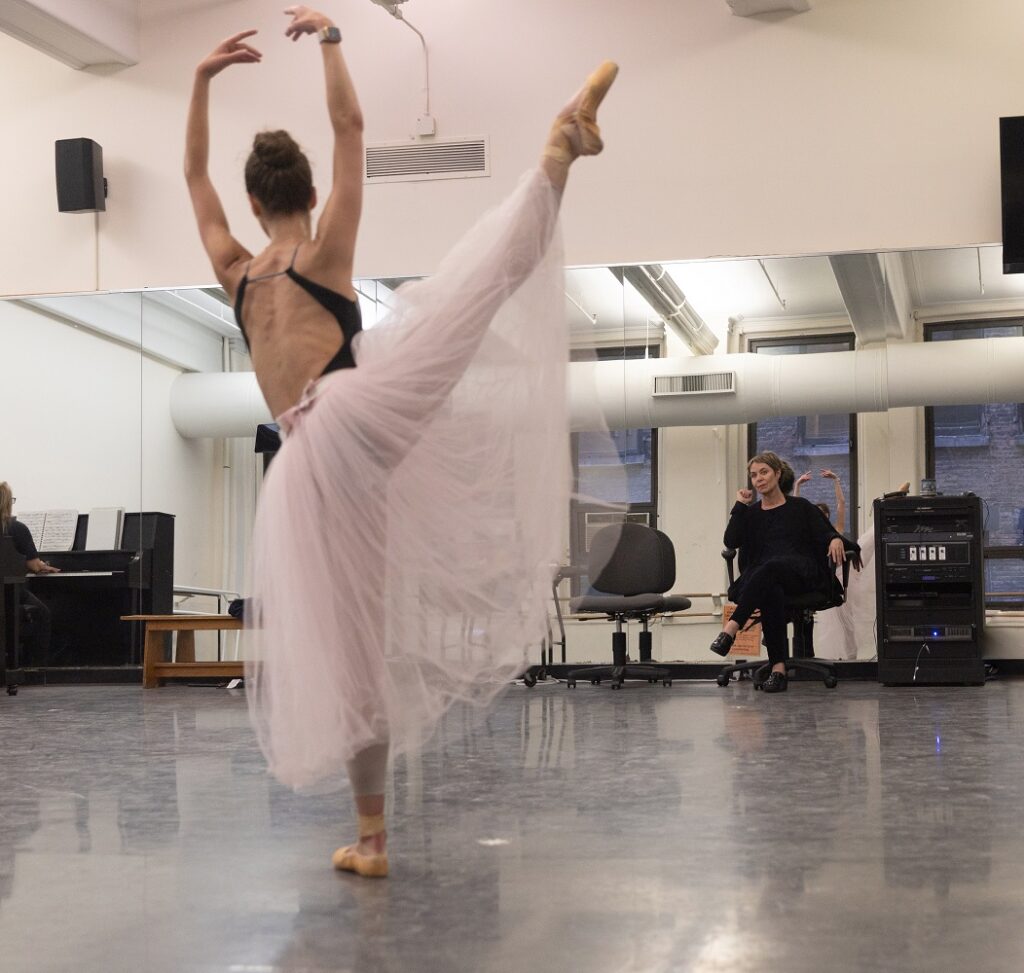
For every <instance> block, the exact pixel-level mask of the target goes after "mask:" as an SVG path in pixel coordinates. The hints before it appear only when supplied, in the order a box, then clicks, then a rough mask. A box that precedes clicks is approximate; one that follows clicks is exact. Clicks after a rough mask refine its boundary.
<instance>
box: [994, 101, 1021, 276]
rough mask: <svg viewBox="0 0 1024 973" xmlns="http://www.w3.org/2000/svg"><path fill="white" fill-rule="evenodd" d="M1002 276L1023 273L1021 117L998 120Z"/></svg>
mask: <svg viewBox="0 0 1024 973" xmlns="http://www.w3.org/2000/svg"><path fill="white" fill-rule="evenodd" d="M999 171H1000V177H1001V187H1002V188H1001V193H1002V204H1003V273H1004V274H1024V115H1016V116H1014V117H1012V118H1000V119H999Z"/></svg>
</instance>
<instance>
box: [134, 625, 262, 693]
mask: <svg viewBox="0 0 1024 973" xmlns="http://www.w3.org/2000/svg"><path fill="white" fill-rule="evenodd" d="M121 621H123V622H142V623H143V624H144V625H145V626H146V629H145V631H146V635H145V641H144V642H143V650H142V688H143V689H156V688H157V687H158V686H159V685H160V680H161V679H191V678H193V677H196V676H219V677H221V678H223V679H240V678H241V677H242V674H243V668H244V664H243V663H242V662H238V661H235V662H196V636H195V633H196V632H209V631H218V632H235V631H238V630H239V629H241V628H242V621H241V619H238V618H233V617H232V616H231V615H122V616H121ZM172 632H177V633H178V651H177V653H176V658H177V661H175V662H169V661H167V660H166V659H165V658H164V647H165V644H166V641H167V638H166V637H167V635H168V633H172Z"/></svg>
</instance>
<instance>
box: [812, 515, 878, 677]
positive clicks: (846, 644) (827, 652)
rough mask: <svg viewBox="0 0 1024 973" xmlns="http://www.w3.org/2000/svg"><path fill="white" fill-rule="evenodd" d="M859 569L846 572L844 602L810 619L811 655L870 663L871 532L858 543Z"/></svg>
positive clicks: (872, 599)
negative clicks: (811, 635)
mask: <svg viewBox="0 0 1024 973" xmlns="http://www.w3.org/2000/svg"><path fill="white" fill-rule="evenodd" d="M857 543H858V544H859V545H860V558H861V562H862V564H863V567H862V568H861V570H860V571H851V572H850V583H849V585H848V586H847V589H846V602H845V603H844V604H842V605H840V606H839V607H838V608H830V609H829V610H828V611H824V612H818V614H817V615H815V616H814V654H815V655H816V656H820V657H821V658H823V659H857V658H860V659H871V658H873V657H874V656H875V655H876V654H877V651H878V649H877V643H876V641H875V618H876V608H875V566H874V564H873V563H872V562H873V561H874V557H875V531H874V528H872V529H870V530H868V531H866V532H865V533H864V534H862V535H861V536H860V537H859V538H858V539H857Z"/></svg>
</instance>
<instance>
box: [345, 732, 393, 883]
mask: <svg viewBox="0 0 1024 973" xmlns="http://www.w3.org/2000/svg"><path fill="white" fill-rule="evenodd" d="M387 766H388V745H387V744H386V743H379V744H375V745H374V746H372V747H367V748H366V749H365V750H360V751H359V753H357V754H356V755H355V756H354V757H353V758H352V759H351V760H350V761H349V762H348V776H349V780H350V781H351V782H352V791H353V793H354V795H355V803H356V814H357V815H358V818H359V840H358V841H357V842H356V843H355V844H354V845H347V846H346V847H344V848H339V849H338V850H337V851H336V852H335V853H334V855H333V856H332V857H331V863H332V864H333V865H334V867H335V868H337V869H338V870H339V871H343V872H355V873H356V874H357V875H362V876H363V877H364V878H384V877H385V876H386V875H387V873H388V853H387V831H386V830H385V824H384V785H385V781H386V777H387Z"/></svg>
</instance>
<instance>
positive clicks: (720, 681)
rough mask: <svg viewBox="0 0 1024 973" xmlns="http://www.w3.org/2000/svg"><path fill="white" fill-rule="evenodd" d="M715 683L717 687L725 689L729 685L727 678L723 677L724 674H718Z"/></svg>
mask: <svg viewBox="0 0 1024 973" xmlns="http://www.w3.org/2000/svg"><path fill="white" fill-rule="evenodd" d="M715 682H717V683H718V685H719V686H721V687H723V688H725V687H726V686H728V685H729V677H728V676H727V675H725V673H719V674H718V675H717V676H716V677H715Z"/></svg>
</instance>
